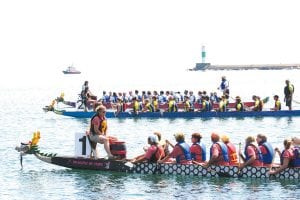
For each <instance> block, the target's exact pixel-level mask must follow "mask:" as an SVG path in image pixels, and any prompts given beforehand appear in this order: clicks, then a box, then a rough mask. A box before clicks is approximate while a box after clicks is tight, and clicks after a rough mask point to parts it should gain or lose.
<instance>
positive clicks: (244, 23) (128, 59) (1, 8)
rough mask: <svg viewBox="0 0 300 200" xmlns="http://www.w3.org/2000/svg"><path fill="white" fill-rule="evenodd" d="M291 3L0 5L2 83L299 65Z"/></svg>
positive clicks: (68, 1) (169, 0)
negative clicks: (70, 72)
mask: <svg viewBox="0 0 300 200" xmlns="http://www.w3.org/2000/svg"><path fill="white" fill-rule="evenodd" d="M298 2H299V1H297V0H285V1H283V0H282V1H281V0H244V1H241V0H226V1H224V0H209V1H207V0H186V1H182V0H181V1H180V0H151V1H146V0H126V1H125V0H110V1H103V0H87V1H79V0H51V1H43V0H26V1H23V0H10V1H0V26H1V31H0V55H1V57H0V68H1V75H0V84H2V85H5V84H7V83H8V82H15V83H22V82H28V81H29V82H30V81H34V80H35V79H36V80H43V79H45V78H47V76H48V75H53V74H55V73H57V72H59V73H61V70H63V69H65V68H66V67H67V66H69V65H72V64H73V66H74V67H76V68H78V69H79V70H81V71H84V72H87V71H89V72H95V73H99V74H107V75H110V74H112V75H113V76H115V77H116V78H117V76H119V75H120V74H122V75H126V76H131V75H133V74H135V73H137V74H139V75H141V76H147V74H148V73H150V72H151V73H170V72H172V71H181V70H186V69H188V68H193V67H194V66H195V63H197V62H201V47H202V45H204V46H205V48H206V55H207V56H206V62H210V63H212V64H278V63H285V64H292V63H300V56H299V47H300V39H299V38H300V28H299V27H300V26H299V19H300V12H299V4H300V2H299V3H298Z"/></svg>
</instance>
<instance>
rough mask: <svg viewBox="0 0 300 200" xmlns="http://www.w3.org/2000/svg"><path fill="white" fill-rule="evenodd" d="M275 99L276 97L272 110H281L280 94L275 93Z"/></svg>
mask: <svg viewBox="0 0 300 200" xmlns="http://www.w3.org/2000/svg"><path fill="white" fill-rule="evenodd" d="M273 99H274V101H275V103H274V108H271V110H274V111H278V110H281V102H280V100H279V96H278V95H274V96H273Z"/></svg>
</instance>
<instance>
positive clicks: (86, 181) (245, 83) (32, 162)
mask: <svg viewBox="0 0 300 200" xmlns="http://www.w3.org/2000/svg"><path fill="white" fill-rule="evenodd" d="M222 75H226V76H227V77H228V79H229V80H230V87H231V94H232V96H236V95H240V96H242V97H243V99H244V100H250V98H251V96H252V95H253V94H258V95H260V96H262V97H265V96H270V97H271V96H272V95H273V94H279V95H280V97H281V99H283V96H282V93H283V87H284V80H285V79H286V78H289V79H290V80H291V81H292V82H293V83H294V85H295V88H296V94H295V99H297V100H298V101H299V100H300V95H299V94H300V93H298V88H300V81H299V79H297V78H298V77H300V71H298V70H296V71H290V70H283V71H232V72H229V71H223V72H220V71H210V72H178V73H177V72H174V74H172V77H170V76H168V75H166V74H157V75H156V76H147V77H145V78H135V79H132V78H131V77H130V76H120V77H118V78H116V79H114V80H110V79H109V78H108V77H103V78H102V79H101V81H100V80H99V78H98V76H96V75H94V74H85V75H79V76H63V75H61V74H58V75H56V76H50V77H45V81H44V82H43V83H38V84H37V83H34V84H32V83H24V84H16V85H14V86H13V87H8V86H3V87H2V88H0V91H1V94H2V95H1V96H2V97H1V100H0V102H1V105H2V110H1V112H0V119H1V127H0V131H1V133H2V137H1V144H2V145H1V146H0V155H1V162H0V177H1V179H0V197H1V199H31V198H39V199H116V198H118V199H152V198H155V199H157V198H169V199H175V198H180V199H204V198H205V199H266V198H272V199H299V198H300V184H299V182H298V181H288V180H286V181H280V180H268V179H267V180H266V179H262V180H257V179H227V178H202V177H192V176H187V177H183V176H157V175H125V174H119V173H106V172H95V171H80V170H70V169H66V168H62V167H57V166H54V165H49V164H47V163H43V162H41V161H39V160H37V159H35V158H34V157H33V156H30V155H29V156H26V157H24V161H23V165H24V169H23V170H20V163H19V157H18V156H19V155H18V153H17V152H16V151H15V150H14V147H15V146H16V145H18V144H19V142H21V141H28V140H30V139H31V137H32V133H33V132H34V131H36V130H40V131H41V140H40V143H39V144H40V148H41V150H42V151H43V152H46V153H52V152H53V153H59V154H61V155H72V154H74V134H75V133H76V132H83V131H84V130H85V129H86V127H87V126H88V120H85V119H80V120H79V119H73V118H67V117H63V116H58V115H55V114H53V113H44V112H43V111H42V107H44V106H45V105H48V104H49V103H50V102H51V100H52V99H53V98H55V97H57V96H59V95H60V93H61V92H65V94H66V99H68V100H76V99H77V94H78V93H79V92H80V88H81V85H82V83H83V81H84V80H86V79H87V80H89V81H90V87H91V90H92V91H94V93H95V94H97V95H98V96H99V95H100V94H101V92H102V90H107V91H109V90H112V91H116V92H118V91H129V90H134V89H139V90H142V89H145V90H153V89H157V90H160V89H170V90H176V91H177V90H178V91H183V90H184V89H192V90H194V91H195V92H197V91H198V90H204V89H206V90H208V91H212V90H216V88H217V87H218V84H219V81H220V77H221V76H222ZM272 105H273V101H272V100H270V102H269V103H268V104H267V105H266V107H270V106H272ZM295 106H296V105H295ZM283 107H284V108H285V106H283ZM298 108H299V106H298ZM295 109H296V108H295ZM299 129H300V117H292V118H245V119H233V118H229V119H208V120H203V119H189V120H186V119H174V120H169V119H140V120H135V119H124V120H120V119H109V134H111V135H114V136H117V137H119V138H120V139H121V140H125V141H126V143H127V151H128V157H133V156H135V155H138V154H140V153H142V147H143V146H144V145H145V144H146V138H147V136H148V135H149V134H151V133H152V132H154V131H160V132H161V133H162V134H163V136H164V137H165V138H167V139H169V140H171V141H174V139H173V136H172V135H173V134H174V133H176V132H178V131H182V132H184V133H185V134H186V137H187V138H190V135H191V134H192V133H193V132H195V131H197V132H201V133H203V134H204V138H203V141H204V142H205V143H206V144H207V146H209V145H210V144H211V143H210V141H209V135H210V133H211V132H212V131H216V132H219V133H226V134H228V135H229V136H230V138H231V140H232V141H233V143H235V144H238V143H239V142H242V143H244V139H245V137H247V136H248V135H256V134H257V133H265V134H266V135H267V136H269V141H270V142H271V143H272V144H273V146H274V147H276V146H278V147H280V148H282V141H283V139H284V138H286V137H290V136H296V135H297V136H300V134H299ZM187 141H189V139H188V140H187ZM189 142H190V141H189ZM101 154H102V155H103V156H104V155H105V153H104V152H103V149H102V147H101ZM276 161H278V158H276ZM154 195H155V196H154Z"/></svg>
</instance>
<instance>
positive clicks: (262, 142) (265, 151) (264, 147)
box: [256, 134, 275, 167]
mask: <svg viewBox="0 0 300 200" xmlns="http://www.w3.org/2000/svg"><path fill="white" fill-rule="evenodd" d="M256 142H257V144H258V147H259V149H260V151H261V154H262V158H263V164H264V166H266V167H270V166H271V165H272V163H273V159H274V156H275V152H274V149H273V147H272V145H271V144H270V143H269V142H267V136H265V135H264V134H258V135H257V136H256Z"/></svg>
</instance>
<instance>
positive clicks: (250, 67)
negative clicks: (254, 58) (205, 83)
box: [189, 63, 300, 71]
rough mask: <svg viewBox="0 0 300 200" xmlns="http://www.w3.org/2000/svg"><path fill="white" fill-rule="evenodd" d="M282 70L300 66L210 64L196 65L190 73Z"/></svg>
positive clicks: (299, 67) (299, 66) (299, 65)
mask: <svg viewBox="0 0 300 200" xmlns="http://www.w3.org/2000/svg"><path fill="white" fill-rule="evenodd" d="M253 69H256V70H281V69H300V64H253V65H211V64H210V63H196V66H195V67H194V68H192V69H189V70H190V71H198V70H253Z"/></svg>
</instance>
